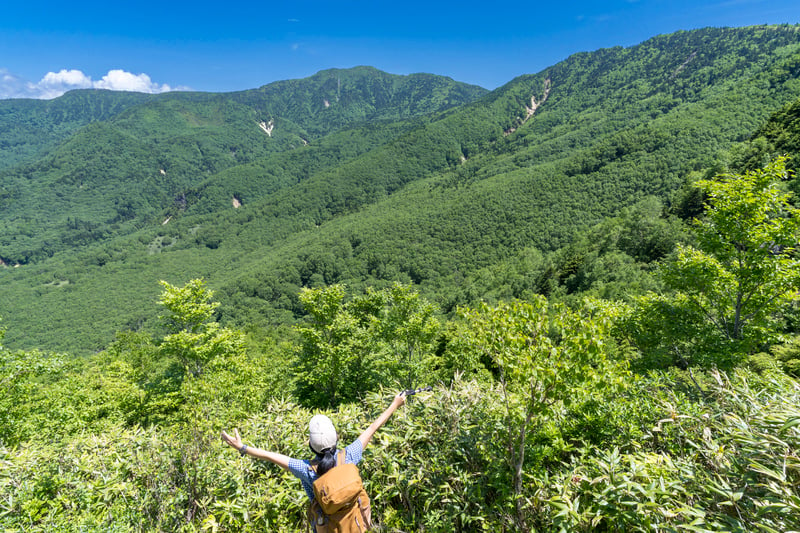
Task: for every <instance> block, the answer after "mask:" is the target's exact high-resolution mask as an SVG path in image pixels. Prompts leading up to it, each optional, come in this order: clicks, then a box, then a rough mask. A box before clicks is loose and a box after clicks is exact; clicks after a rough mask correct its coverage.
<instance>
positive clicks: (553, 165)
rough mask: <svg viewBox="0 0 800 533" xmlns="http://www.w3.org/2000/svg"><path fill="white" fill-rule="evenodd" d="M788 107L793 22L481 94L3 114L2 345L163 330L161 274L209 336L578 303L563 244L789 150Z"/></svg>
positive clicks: (202, 97) (161, 102)
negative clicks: (410, 297) (388, 305)
mask: <svg viewBox="0 0 800 533" xmlns="http://www.w3.org/2000/svg"><path fill="white" fill-rule="evenodd" d="M798 97H800V27H798V26H759V27H749V28H740V29H736V28H725V29H702V30H695V31H681V32H677V33H674V34H670V35H663V36H659V37H655V38H653V39H650V40H648V41H646V42H644V43H641V44H639V45H637V46H633V47H630V48H621V47H617V48H611V49H603V50H598V51H596V52H591V53H580V54H576V55H574V56H571V57H570V58H568V59H566V60H565V61H563V62H561V63H558V64H556V65H553V66H552V67H549V68H547V69H545V70H543V71H542V72H539V73H537V74H528V75H523V76H520V77H518V78H516V79H514V80H512V81H510V82H509V83H507V84H506V85H504V86H503V87H501V88H499V89H497V90H495V91H492V92H488V91H486V90H484V89H482V88H480V87H475V86H470V85H465V84H462V83H458V82H455V81H453V80H451V79H449V78H445V77H441V76H434V75H428V74H416V75H411V76H395V75H390V74H386V73H383V72H380V71H378V70H375V69H373V68H368V67H359V68H354V69H349V70H328V71H323V72H320V73H318V74H316V75H314V76H312V77H310V78H307V79H303V80H291V81H282V82H276V83H272V84H270V85H266V86H264V87H262V88H260V89H256V90H251V91H243V92H237V93H228V94H200V93H169V94H163V95H157V96H153V95H140V94H130V93H112V92H104V91H94V90H92V91H75V92H71V93H68V94H66V95H64V96H62V97H60V98H58V99H55V100H52V101H46V102H45V101H29V100H6V101H0V224H2V227H3V231H2V233H0V260H2V262H3V264H2V265H0V283H2V285H3V291H4V292H3V298H0V316H1V317H3V321H4V322H3V324H4V326H5V327H7V329H8V331H7V334H6V338H5V343H6V345H7V346H9V347H20V348H33V347H38V348H49V349H58V350H70V351H72V352H74V353H86V352H89V351H93V350H98V349H102V348H103V347H105V346H107V345H108V343H109V341H110V339H111V338H112V336H113V334H114V332H116V331H120V330H126V329H137V328H141V327H146V326H147V325H149V324H150V321H151V320H153V317H155V316H157V315H158V311H157V310H156V304H155V302H156V300H157V297H158V292H159V284H158V280H160V279H165V280H167V281H169V282H171V283H175V284H181V283H184V282H185V281H187V280H189V279H193V278H198V277H204V278H205V279H206V280H207V282H208V284H209V286H211V287H214V288H215V289H217V290H218V292H219V298H220V300H221V301H222V304H223V305H222V307H221V308H220V316H219V318H220V320H221V321H222V322H231V323H237V324H241V325H244V324H246V325H248V326H250V327H260V326H268V325H274V324H285V323H289V322H291V321H293V320H295V319H296V318H297V316H298V315H299V314H300V313H302V306H301V305H300V303H299V301H298V297H297V295H298V293H299V290H300V288H301V287H303V286H319V285H322V284H331V283H337V282H343V283H347V284H348V285H350V286H351V287H354V288H360V287H363V286H366V285H376V286H381V285H385V284H387V283H389V282H392V281H404V282H413V283H415V284H418V285H419V287H420V289H421V291H422V292H423V293H424V294H425V295H426V296H427V297H429V298H431V299H433V300H435V301H436V302H437V303H439V305H440V306H441V307H442V308H444V309H445V310H448V309H451V308H452V307H453V306H455V305H457V304H459V303H465V302H469V301H474V300H477V299H481V298H488V299H492V298H496V297H501V296H502V297H505V296H509V297H513V296H520V295H523V294H526V291H527V292H541V293H551V292H553V291H556V292H558V291H561V292H562V293H563V292H567V293H569V292H571V291H572V292H575V291H580V290H583V289H582V288H581V287H583V286H582V285H581V284H580V283H579V282H578V281H575V282H574V285H573V286H571V285H569V283H572V282H571V281H568V278H569V279H572V280H575V279H577V278H575V277H574V274H575V273H576V272H578V269H579V267H580V265H581V264H585V255H586V254H583V253H577V252H576V253H574V254H572V255H570V253H571V252H570V250H572V251H575V243H576V242H577V241H576V236H580V235H582V234H583V235H585V234H586V232H587V231H589V229H590V228H592V227H595V226H596V225H597V224H600V223H603V221H605V220H607V219H608V218H609V217H615V216H618V215H620V213H631V212H636V211H635V209H640V208H638V207H637V208H634V207H632V206H641V205H645V204H643V203H642V202H645V203H646V205H648V206H650V207H649V208H648V209H650V212H651V213H656V215H655V216H656V217H658V216H661V214H662V212H661V206H666V207H670V205H671V203H672V202H673V201H674V200H675V197H674V195H675V193H676V191H679V190H680V189H681V188H682V186H684V184H685V183H686V182H687V181H690V180H691V179H692V177H693V176H697V175H703V174H705V173H707V172H709V171H710V170H725V169H727V168H731V167H732V166H735V165H742V166H747V165H751V166H752V165H760V164H763V162H764V161H765V160H768V159H769V158H770V157H772V156H773V155H776V154H778V153H781V152H789V153H796V152H797V149H798V134H797V131H796V128H797V123H798V121H797V116H798V111H797V110H798V105H799V104H798V103H797V99H798ZM773 114H774V115H773ZM770 117H772V118H770ZM751 137H752V138H753V140H752V141H749V142H744V141H747V140H748V139H750V138H751ZM743 142H744V144H742V143H743ZM795 164H796V163H795ZM647 202H650V203H647ZM653 202H654V203H653ZM653 206H654V207H653ZM626 209H629V211H625V210H626ZM630 209H634V211H630ZM665 211H667V210H665ZM571 246H572V248H570V247H571ZM623 252H624V253H626V254H627V257H629V258H632V259H630V260H631V261H632V262H633V263H636V262H638V263H647V262H650V261H653V260H656V259H657V258H658V257H660V254H662V253H663V250H660V251H659V252H657V253H656V252H643V253H639V252H636V251H633V248H631V249H628V250H627V251H625V250H623ZM628 252H629V253H628ZM581 261H583V263H581ZM570 265H572V266H570ZM15 266H16V268H14V267H15ZM570 269H572V270H570ZM512 271H513V272H512ZM571 275H573V277H572V278H570V276H571ZM587 286H588V285H587Z"/></svg>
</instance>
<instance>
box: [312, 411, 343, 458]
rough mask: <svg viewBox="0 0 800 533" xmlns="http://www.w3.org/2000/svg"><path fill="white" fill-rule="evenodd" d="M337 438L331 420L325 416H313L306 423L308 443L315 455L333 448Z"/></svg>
mask: <svg viewBox="0 0 800 533" xmlns="http://www.w3.org/2000/svg"><path fill="white" fill-rule="evenodd" d="M338 440H339V437H338V436H337V435H336V428H334V427H333V422H331V419H330V418H328V417H327V416H325V415H314V416H313V417H312V418H311V421H310V422H309V423H308V443H309V444H310V445H311V449H312V450H314V451H315V452H317V453H320V452H322V451H323V450H327V449H328V448H333V447H334V446H336V442H337V441H338Z"/></svg>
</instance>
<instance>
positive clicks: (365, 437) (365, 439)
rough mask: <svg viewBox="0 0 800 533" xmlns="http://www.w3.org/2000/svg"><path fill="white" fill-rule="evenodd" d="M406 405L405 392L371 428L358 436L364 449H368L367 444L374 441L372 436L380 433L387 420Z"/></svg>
mask: <svg viewBox="0 0 800 533" xmlns="http://www.w3.org/2000/svg"><path fill="white" fill-rule="evenodd" d="M404 403H406V393H405V391H403V392H401V393H399V394H398V395H397V396H395V397H394V400H392V403H391V405H389V407H387V408H386V410H385V411H384V412H383V413H381V416H379V417H378V418H376V419H375V422H373V423H372V424H370V426H369V427H368V428H367V429H365V430H364V432H363V433H362V434H361V435H359V436H358V440H360V441H361V448H362V449H364V448H366V447H367V444H369V441H371V440H372V436H373V435H374V434H375V432H376V431H378V429H380V427H381V426H382V425H384V424H385V423H386V421H387V420H389V417H390V416H392V414H393V413H394V412H395V411H396V410H397V408H398V407H400V406H401V405H403V404H404Z"/></svg>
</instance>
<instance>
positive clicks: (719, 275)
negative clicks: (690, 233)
mask: <svg viewBox="0 0 800 533" xmlns="http://www.w3.org/2000/svg"><path fill="white" fill-rule="evenodd" d="M785 163H786V161H785V159H784V158H779V159H776V160H775V161H774V162H772V163H770V164H768V165H767V166H766V167H764V168H763V169H759V170H754V171H750V172H747V173H745V174H722V175H719V176H717V177H716V178H715V179H708V180H701V181H699V182H698V183H697V185H698V187H700V188H701V189H702V190H703V191H704V192H705V193H706V194H707V201H706V212H705V216H704V217H703V218H702V220H700V221H698V222H696V224H695V230H696V234H697V243H698V244H697V247H695V246H683V245H679V246H678V248H677V251H676V253H675V255H674V256H673V258H672V259H671V260H670V261H667V262H666V263H665V266H664V268H663V271H662V272H663V276H664V281H665V282H666V283H667V286H668V287H669V288H671V289H672V290H673V291H674V292H672V293H671V294H669V295H662V296H658V295H653V294H650V295H648V296H647V297H645V298H643V299H642V300H641V301H640V303H641V304H642V307H643V310H644V312H643V313H642V317H643V322H644V321H647V322H648V323H649V327H650V328H656V330H658V331H660V333H656V334H655V335H650V336H649V342H646V343H645V344H649V343H653V344H654V345H651V346H649V347H648V348H649V349H655V350H658V349H662V350H663V349H667V350H673V351H677V352H681V351H682V350H681V348H680V346H684V347H685V348H688V347H689V346H690V345H695V346H696V345H697V343H698V342H703V343H704V344H705V346H704V348H703V349H702V350H699V349H695V350H692V351H694V352H706V353H709V352H710V353H713V352H715V351H716V352H717V353H726V354H733V353H747V352H748V351H751V350H753V349H754V348H756V347H757V346H759V345H760V344H761V343H763V342H765V341H768V340H769V339H770V338H771V337H772V336H774V334H775V333H776V332H777V325H776V322H775V321H776V319H777V318H778V314H779V311H780V309H781V308H782V307H783V306H784V305H785V304H786V303H788V302H789V301H791V300H793V299H796V298H797V296H798V292H797V286H798V281H800V261H798V257H797V254H796V246H797V243H798V239H800V234H799V232H798V230H799V229H800V217H798V210H797V209H796V208H794V207H793V206H792V205H791V204H790V203H789V193H787V192H785V191H784V188H783V187H782V184H781V182H782V180H784V179H786V177H787V172H786V166H785ZM648 316H649V317H650V318H648ZM650 319H653V320H650ZM676 322H679V324H676ZM659 323H660V324H662V327H660V328H659V326H658V324H659ZM642 329H644V328H642ZM678 332H682V333H680V334H681V335H684V336H689V337H690V338H688V339H687V338H684V339H679V338H676V337H675V334H676V333H678ZM662 333H663V334H662ZM639 338H640V340H642V339H643V338H644V337H643V336H641V335H640V337H639ZM687 341H688V343H687ZM714 347H716V349H715V348H714ZM678 356H679V357H680V358H681V359H685V360H686V362H688V361H689V360H690V359H691V355H690V354H688V353H686V352H683V353H678ZM713 362H715V363H719V362H725V361H722V360H719V358H715V360H714V361H713Z"/></svg>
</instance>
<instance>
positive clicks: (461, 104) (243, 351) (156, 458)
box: [0, 26, 800, 531]
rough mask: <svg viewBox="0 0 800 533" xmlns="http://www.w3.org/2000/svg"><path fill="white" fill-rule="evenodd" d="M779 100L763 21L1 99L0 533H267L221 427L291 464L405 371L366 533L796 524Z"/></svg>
mask: <svg viewBox="0 0 800 533" xmlns="http://www.w3.org/2000/svg"><path fill="white" fill-rule="evenodd" d="M798 109H800V28H798V27H797V26H760V27H750V28H719V29H717V28H707V29H703V30H694V31H686V32H678V33H675V34H670V35H662V36H658V37H654V38H652V39H650V40H648V41H646V42H643V43H641V44H639V45H636V46H633V47H630V48H622V47H618V48H611V49H604V50H598V51H595V52H590V53H581V54H576V55H574V56H572V57H570V58H568V59H566V60H565V61H563V62H561V63H559V64H557V65H553V66H552V67H549V68H547V69H545V70H543V71H542V72H539V73H536V74H526V75H522V76H520V77H518V78H516V79H514V80H512V81H510V82H509V83H508V84H506V85H505V86H503V87H501V88H499V89H497V90H495V91H491V92H488V91H485V90H483V89H481V88H478V87H473V86H467V85H464V84H460V83H457V82H454V81H453V80H450V79H448V78H443V77H439V76H434V75H428V74H419V75H411V76H394V75H389V74H386V73H382V72H380V71H378V70H375V69H373V68H369V67H358V68H355V69H347V70H339V69H334V70H329V71H323V72H320V73H318V74H317V75H315V76H312V77H310V78H307V79H304V80H289V81H285V82H277V83H273V84H270V85H267V86H264V87H262V88H259V89H255V90H251V91H243V92H239V93H228V94H201V93H170V94H165V95H158V96H152V95H137V94H117V93H109V92H104V91H75V92H72V93H68V94H66V95H64V96H63V97H61V98H58V99H55V100H52V101H49V102H33V101H24V100H21V101H3V102H0V122H2V124H5V125H8V128H3V133H2V134H0V161H2V162H0V218H2V221H3V225H4V231H3V233H2V235H0V259H2V262H3V264H2V265H0V281H2V284H3V298H2V299H0V317H2V320H3V322H2V326H3V329H2V331H1V332H0V340H2V344H3V346H2V347H0V357H1V358H2V361H1V362H0V363H1V364H0V387H2V400H0V402H2V411H1V412H2V415H0V455H1V456H2V466H0V495H2V499H0V523H1V524H3V526H4V527H5V528H6V529H8V530H26V531H28V530H34V531H38V530H41V531H51V530H65V531H72V530H75V531H78V530H82V531H85V530H98V531H108V530H119V531H137V530H146V531H151V530H154V531H177V530H182V531H198V530H203V531H249V530H253V531H255V530H264V529H267V530H275V531H296V530H300V529H302V527H303V526H302V520H303V518H302V517H303V514H304V513H303V507H304V502H303V498H304V496H303V494H302V491H301V490H300V489H299V485H298V484H297V482H296V480H294V479H292V478H291V476H289V475H279V472H278V469H277V468H275V467H273V466H271V465H268V464H260V463H255V462H251V461H250V460H248V459H240V458H239V456H238V455H237V454H236V453H235V452H233V451H232V450H230V449H228V448H227V447H225V446H224V445H223V444H221V443H220V441H219V432H220V430H221V429H229V430H230V429H231V428H233V427H239V429H240V430H241V431H242V435H243V437H244V439H245V442H246V443H248V444H251V445H255V446H259V447H262V448H265V449H271V450H275V451H279V452H281V453H285V454H288V455H290V456H296V457H305V455H306V454H307V450H306V447H305V444H304V442H305V438H306V436H305V432H306V431H307V421H308V418H309V417H310V416H311V414H312V413H313V412H317V411H318V410H323V411H324V412H327V413H329V414H330V415H331V417H332V418H333V419H334V422H335V423H336V424H337V427H339V431H340V434H341V435H342V438H343V439H344V440H347V441H348V442H349V440H352V438H354V437H355V436H357V435H358V433H359V432H360V430H361V429H363V427H365V426H366V425H367V424H369V422H370V421H371V419H373V418H374V416H375V415H376V414H377V413H378V412H380V410H382V408H383V407H384V406H385V404H386V403H387V402H388V401H389V399H390V398H391V397H392V396H393V394H394V392H393V391H396V390H399V389H402V388H411V387H416V386H420V385H427V384H430V385H433V386H434V389H433V391H432V392H430V393H424V394H421V395H419V396H418V397H416V398H415V399H414V400H413V401H410V402H409V404H408V405H406V406H405V407H404V408H403V411H402V412H400V413H398V414H397V415H395V417H393V419H392V421H391V422H390V424H389V425H388V426H387V427H386V428H384V429H383V430H381V432H380V433H379V434H378V435H377V436H376V440H377V442H376V443H375V444H374V445H373V447H371V448H370V450H369V451H368V452H367V454H366V456H365V461H364V463H363V475H364V477H365V480H366V483H367V490H368V492H369V493H370V495H371V497H372V498H373V501H374V508H375V514H376V516H377V517H378V520H379V523H380V524H381V528H382V530H385V531H423V530H424V531H497V530H514V531H517V530H519V531H533V530H535V531H551V530H552V531H558V530H561V531H594V530H600V531H604V530H605V531H621V530H624V531H645V530H647V531H653V530H656V531H676V530H695V531H720V530H725V531H741V530H745V531H788V530H794V529H798V528H800V522H798V518H797V517H798V516H800V494H798V491H797V487H798V486H800V485H799V484H800V459H798V455H797V450H798V446H799V445H800V411H798V409H797V405H798V398H797V395H798V391H800V386H798V382H797V381H796V380H797V378H798V377H800V343H799V341H798V339H800V331H798V324H799V323H800V321H799V320H798V300H797V296H798V294H797V287H798V286H800V262H798V258H797V253H796V246H797V243H798V242H799V240H800V218H798V216H797V208H796V202H797V194H796V193H797V192H798V181H797V180H796V179H795V178H794V171H795V169H796V168H797V157H798V152H800V120H798V117H799V116H800V115H799V114H798ZM348 439H349V440H348Z"/></svg>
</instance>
